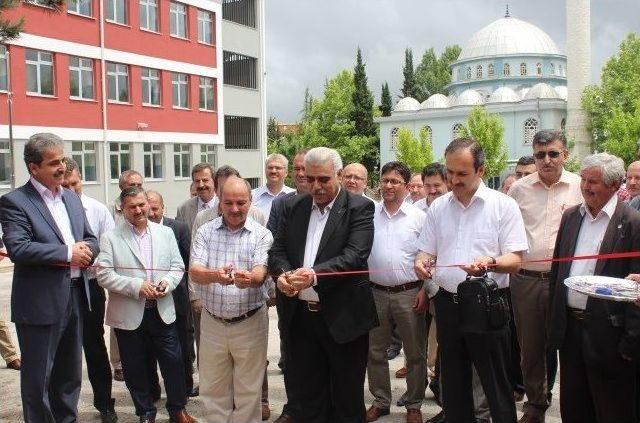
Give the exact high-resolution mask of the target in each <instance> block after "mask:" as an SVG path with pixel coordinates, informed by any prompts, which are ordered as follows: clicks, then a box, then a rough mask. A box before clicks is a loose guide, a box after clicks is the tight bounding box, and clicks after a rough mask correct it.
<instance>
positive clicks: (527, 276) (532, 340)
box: [509, 130, 582, 423]
mask: <svg viewBox="0 0 640 423" xmlns="http://www.w3.org/2000/svg"><path fill="white" fill-rule="evenodd" d="M533 156H534V158H535V161H536V166H537V168H538V171H537V172H534V173H533V174H531V175H528V176H525V177H524V178H522V179H519V180H518V181H516V182H515V183H514V184H513V186H512V187H511V190H510V191H509V195H510V196H511V197H512V198H513V199H514V200H516V203H518V207H519V208H520V212H521V213H522V218H523V219H524V225H525V229H526V231H527V241H528V243H529V250H528V251H527V252H526V253H525V254H524V256H523V260H524V261H525V263H524V264H523V265H522V268H521V269H520V270H519V271H518V273H516V274H513V275H511V284H510V290H511V300H512V304H513V314H514V317H515V325H516V333H517V336H518V342H519V344H520V356H521V361H520V363H521V364H520V366H521V368H522V375H523V380H524V390H525V392H526V393H527V402H525V403H524V407H523V410H524V416H523V417H522V418H521V419H520V422H521V423H540V422H544V415H545V411H546V409H547V408H548V407H549V404H550V399H551V388H552V387H553V381H554V379H555V374H556V368H557V358H556V355H555V352H551V353H547V349H546V344H547V342H546V341H547V324H548V322H549V284H550V282H551V281H550V279H549V277H550V274H549V272H550V270H551V263H526V262H527V261H530V260H538V259H545V258H549V257H551V256H552V255H553V246H554V245H555V241H556V235H557V234H558V228H559V227H560V220H561V218H562V214H563V213H564V211H565V210H567V209H569V208H571V207H573V206H575V205H576V204H580V203H581V202H582V194H581V193H580V177H579V176H578V175H575V174H573V173H571V172H569V171H567V170H566V169H564V162H565V160H566V159H567V157H568V156H569V150H568V149H567V141H566V138H565V136H564V134H563V133H562V132H561V131H552V130H542V131H539V132H538V133H537V134H535V136H534V137H533ZM550 324H551V325H553V322H550Z"/></svg>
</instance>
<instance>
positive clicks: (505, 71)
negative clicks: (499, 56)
mask: <svg viewBox="0 0 640 423" xmlns="http://www.w3.org/2000/svg"><path fill="white" fill-rule="evenodd" d="M502 76H511V65H510V64H509V63H505V64H503V65H502Z"/></svg>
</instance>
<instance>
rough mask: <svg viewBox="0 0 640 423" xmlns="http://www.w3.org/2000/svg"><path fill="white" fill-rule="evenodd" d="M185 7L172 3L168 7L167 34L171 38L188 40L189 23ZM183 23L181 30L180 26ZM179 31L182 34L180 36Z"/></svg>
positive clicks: (181, 4)
mask: <svg viewBox="0 0 640 423" xmlns="http://www.w3.org/2000/svg"><path fill="white" fill-rule="evenodd" d="M187 10H188V9H187V5H186V4H183V3H179V2H176V1H172V2H171V3H170V6H169V21H170V24H169V34H171V36H172V37H177V38H182V39H188V38H189V22H188V19H187V13H188V12H187ZM181 23H183V27H182V28H181V26H180V24H181ZM180 29H182V30H183V32H184V34H181V31H180Z"/></svg>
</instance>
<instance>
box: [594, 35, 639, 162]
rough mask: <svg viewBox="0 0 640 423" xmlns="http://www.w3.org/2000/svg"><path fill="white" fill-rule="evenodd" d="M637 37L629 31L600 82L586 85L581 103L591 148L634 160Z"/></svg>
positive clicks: (637, 138) (637, 93) (636, 124)
mask: <svg viewBox="0 0 640 423" xmlns="http://www.w3.org/2000/svg"><path fill="white" fill-rule="evenodd" d="M638 69H640V36H639V35H638V34H629V35H627V37H626V38H625V39H624V41H622V43H621V44H620V48H619V51H618V53H617V54H616V55H615V56H613V57H612V58H611V59H609V61H608V62H607V63H606V64H605V66H604V68H603V69H602V76H601V81H602V83H601V84H600V85H599V86H597V85H592V86H589V87H587V88H586V89H585V91H584V93H583V95H582V105H583V107H584V109H585V110H586V111H587V114H588V115H589V118H590V130H591V134H592V136H593V141H594V148H595V149H596V150H606V151H609V152H610V153H612V154H616V155H618V156H620V157H621V158H622V159H623V160H624V161H625V163H626V164H629V163H630V162H631V161H633V160H635V157H636V151H637V148H638V146H637V144H636V143H637V141H638V140H639V139H640V125H638V121H639V120H640V102H639V101H638V99H640V72H638Z"/></svg>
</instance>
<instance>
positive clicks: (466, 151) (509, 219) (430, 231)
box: [415, 138, 527, 423]
mask: <svg viewBox="0 0 640 423" xmlns="http://www.w3.org/2000/svg"><path fill="white" fill-rule="evenodd" d="M445 161H446V168H447V178H448V179H449V182H450V185H451V192H450V193H448V194H445V195H443V196H442V197H440V198H438V199H436V200H435V201H434V202H433V203H432V204H431V206H430V207H429V211H428V212H427V219H426V221H425V225H424V229H423V231H422V233H421V235H420V239H419V241H418V248H419V249H420V252H419V253H418V255H417V257H416V261H415V271H416V274H417V275H418V277H420V278H423V279H427V278H430V277H433V280H434V282H435V283H436V284H437V285H438V286H439V287H440V290H439V292H438V294H436V296H435V297H434V304H435V309H436V322H437V325H438V348H439V351H440V354H441V356H440V359H441V372H442V399H443V408H444V411H445V414H446V418H447V422H452V423H469V422H472V421H474V418H475V417H474V406H473V394H472V388H471V382H472V377H471V373H472V370H471V365H472V364H473V365H474V366H475V368H476V370H477V371H478V375H479V376H480V380H481V381H482V385H483V386H484V387H485V394H486V396H487V400H488V402H489V408H490V410H491V417H492V419H493V421H494V422H495V423H515V421H516V410H515V403H514V401H513V389H512V386H511V382H510V381H509V376H508V374H507V363H508V355H509V336H510V334H509V326H508V325H506V326H505V327H504V328H502V329H499V330H492V331H487V332H486V333H469V332H467V331H462V330H461V327H460V320H459V319H460V317H459V316H460V313H461V310H460V309H459V305H458V301H457V291H458V285H459V284H460V283H461V282H462V281H464V279H465V277H466V276H467V275H472V276H482V275H483V274H484V273H485V272H486V271H487V270H492V271H491V272H490V273H489V275H490V276H491V277H492V278H493V279H494V280H495V281H496V283H497V284H498V286H500V287H501V288H506V287H507V285H508V275H507V274H508V273H511V272H515V271H517V270H518V268H519V267H520V263H521V261H522V253H523V251H526V250H527V238H526V233H525V230H524V224H523V222H522V216H521V215H520V211H519V210H518V206H517V204H516V202H515V201H514V200H513V199H511V198H509V197H507V196H506V195H504V194H502V193H499V192H497V191H494V190H491V189H489V188H487V187H486V186H485V185H484V183H483V182H482V177H483V176H484V169H485V168H484V161H485V159H484V152H483V151H482V147H481V146H480V144H478V143H477V142H476V141H475V140H473V139H469V138H458V139H455V140H453V141H452V142H451V143H450V144H449V145H448V146H447V148H446V150H445ZM434 265H435V266H436V268H435V269H434V268H433V267H432V266H434ZM447 265H458V266H459V267H458V266H457V267H439V266H447ZM432 271H433V274H432Z"/></svg>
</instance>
